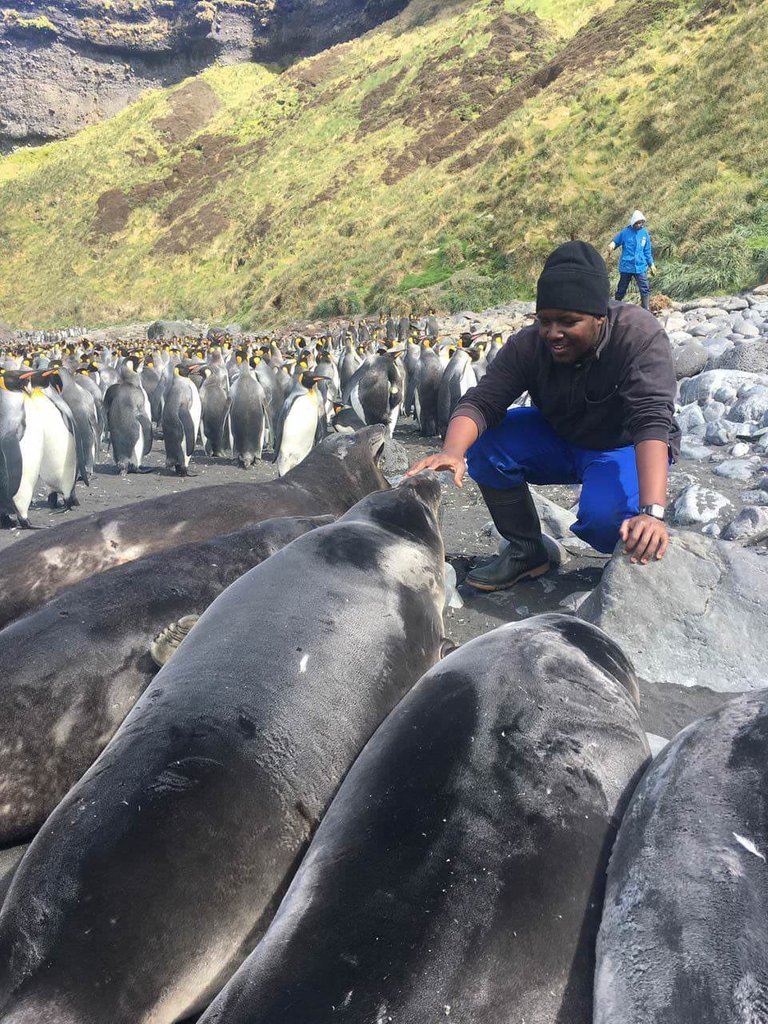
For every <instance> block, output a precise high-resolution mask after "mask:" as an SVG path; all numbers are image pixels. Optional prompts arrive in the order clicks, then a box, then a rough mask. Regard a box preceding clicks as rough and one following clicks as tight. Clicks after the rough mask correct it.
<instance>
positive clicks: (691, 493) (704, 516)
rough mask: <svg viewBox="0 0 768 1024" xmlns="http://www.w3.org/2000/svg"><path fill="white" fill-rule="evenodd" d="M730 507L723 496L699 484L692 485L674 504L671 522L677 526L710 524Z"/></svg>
mask: <svg viewBox="0 0 768 1024" xmlns="http://www.w3.org/2000/svg"><path fill="white" fill-rule="evenodd" d="M730 507H732V506H731V503H730V501H729V500H728V499H727V498H726V497H725V495H724V494H720V492H719V491H713V490H712V489H711V488H709V487H703V486H702V485H701V484H692V485H691V486H690V487H686V489H685V490H684V491H683V493H682V494H681V495H680V496H679V497H678V499H677V501H676V502H675V504H674V508H673V512H672V520H673V522H675V523H676V524H677V525H678V526H695V525H697V524H699V523H711V522H712V521H713V520H714V519H717V517H718V516H719V515H720V513H721V512H722V511H723V510H724V509H726V508H730Z"/></svg>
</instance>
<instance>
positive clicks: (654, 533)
mask: <svg viewBox="0 0 768 1024" xmlns="http://www.w3.org/2000/svg"><path fill="white" fill-rule="evenodd" d="M619 536H620V537H621V539H622V540H623V541H624V554H625V555H630V556H631V557H630V562H640V564H641V565H647V564H648V562H649V561H650V560H651V559H652V558H655V559H656V560H658V559H660V558H663V557H664V554H665V552H666V550H667V548H668V547H669V531H668V530H667V527H666V524H665V523H664V522H663V521H662V520H661V519H655V518H654V517H653V516H643V515H640V516H633V517H632V518H631V519H625V520H624V522H623V523H622V524H621V527H620V529H619Z"/></svg>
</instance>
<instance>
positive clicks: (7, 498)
mask: <svg viewBox="0 0 768 1024" xmlns="http://www.w3.org/2000/svg"><path fill="white" fill-rule="evenodd" d="M22 468H23V461H22V456H21V445H20V444H19V439H18V437H16V435H15V434H6V435H5V437H2V438H0V506H2V507H5V508H7V510H8V511H9V512H12V513H15V511H16V509H15V507H14V505H13V496H14V494H16V492H17V491H18V489H19V487H21V474H22Z"/></svg>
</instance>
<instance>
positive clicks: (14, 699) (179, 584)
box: [0, 516, 332, 845]
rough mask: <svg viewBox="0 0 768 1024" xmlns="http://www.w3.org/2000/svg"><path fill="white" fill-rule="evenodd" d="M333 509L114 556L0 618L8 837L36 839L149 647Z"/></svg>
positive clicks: (142, 681) (100, 743) (102, 740)
mask: <svg viewBox="0 0 768 1024" xmlns="http://www.w3.org/2000/svg"><path fill="white" fill-rule="evenodd" d="M329 522H332V517H330V516H321V517H315V518H314V519H311V518H307V517H301V518H299V517H297V518H282V519H269V520H267V521H266V522H263V523H258V524H256V525H255V526H249V527H246V528H245V529H244V530H240V531H238V532H237V533H231V534H227V535H226V536H224V537H217V538H215V539H213V540H209V541H203V542H201V543H199V544H188V545H185V546H183V547H180V548H174V549H173V550H172V551H163V552H160V553H159V554H157V555H151V556H149V557H148V558H140V559H137V560H136V561H134V562H128V563H127V564H126V565H120V566H116V567H115V568H113V569H109V570H107V571H106V572H103V573H99V574H97V575H96V576H92V577H90V578H89V579H87V580H83V581H82V582H81V583H78V584H76V585H75V586H73V587H70V588H69V589H68V590H65V591H64V592H63V593H61V594H58V595H57V596H56V597H54V598H52V599H51V600H50V601H48V602H46V604H44V605H43V606H42V607H41V608H38V609H36V610H35V611H33V612H30V613H29V614H28V615H25V616H23V617H22V618H21V619H18V620H17V621H16V622H11V623H9V624H8V625H7V626H6V627H5V628H4V629H3V630H0V701H2V705H3V715H2V717H1V718H0V749H3V750H5V751H6V754H5V756H4V757H3V759H2V762H1V763H0V845H4V844H7V843H10V842H14V843H18V842H21V841H23V840H26V839H30V838H31V837H32V836H33V835H34V834H35V832H36V831H37V830H38V828H39V827H40V826H41V825H42V823H43V821H44V820H45V819H46V817H47V816H48V815H49V814H50V813H51V811H52V810H53V809H54V808H55V806H56V804H57V803H58V802H59V801H60V800H61V799H62V797H63V796H64V795H65V794H66V792H67V791H68V790H69V789H70V787H71V786H73V785H74V784H75V783H76V782H77V780H78V779H79V778H80V777H81V776H82V775H83V773H84V772H85V771H86V770H87V769H88V768H90V766H91V765H92V764H93V762H94V761H95V760H96V758H97V757H98V755H99V754H100V753H101V751H102V750H103V749H104V747H105V746H106V745H107V743H108V742H109V740H110V739H111V738H112V736H113V735H114V733H115V730H116V729H117V728H118V726H119V725H120V723H121V722H122V720H123V719H124V718H125V716H126V715H127V714H128V712H129V711H130V710H131V708H132V707H133V705H134V704H135V703H136V701H137V700H138V698H139V697H140V696H141V694H142V693H143V691H144V690H145V689H146V688H147V686H148V685H149V684H150V682H151V681H152V678H153V677H154V676H155V675H156V673H157V669H156V668H155V666H154V664H153V663H152V660H151V658H150V656H149V647H150V644H151V643H152V641H153V640H154V639H155V637H156V636H157V634H158V633H159V632H160V631H161V630H162V629H164V628H165V627H167V626H168V624H169V623H170V622H172V621H174V620H178V619H179V618H181V617H182V616H184V615H190V614H193V613H196V614H198V615H199V614H201V613H202V612H203V611H205V609H206V608H207V607H208V605H209V604H211V603H212V602H213V601H214V600H215V599H216V598H217V597H218V596H219V594H221V592H222V591H223V590H224V589H225V588H226V587H228V586H229V585H230V584H231V583H234V581H235V580H236V579H238V578H239V577H240V576H242V575H243V573H245V572H247V571H248V570H249V569H252V568H253V566H255V565H258V564H259V563H260V562H262V561H263V560H264V559H265V558H268V557H269V556H270V555H272V554H274V553H275V551H279V550H280V548H281V547H284V546H285V545H286V544H289V543H290V542H291V541H292V540H295V538H296V537H300V536H302V535H303V534H304V533H307V532H308V531H309V530H311V529H313V528H314V527H316V526H321V525H327V524H328V523H329Z"/></svg>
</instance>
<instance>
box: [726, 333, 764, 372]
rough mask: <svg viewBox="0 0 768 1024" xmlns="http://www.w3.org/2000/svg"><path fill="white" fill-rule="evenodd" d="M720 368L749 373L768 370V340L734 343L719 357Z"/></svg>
mask: <svg viewBox="0 0 768 1024" xmlns="http://www.w3.org/2000/svg"><path fill="white" fill-rule="evenodd" d="M717 369H718V370H742V371H744V372H747V373H762V374H764V373H766V372H768V341H754V342H748V343H747V344H744V345H734V347H733V348H732V349H729V350H728V351H727V352H724V353H723V354H722V355H721V356H719V357H718V359H717Z"/></svg>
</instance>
